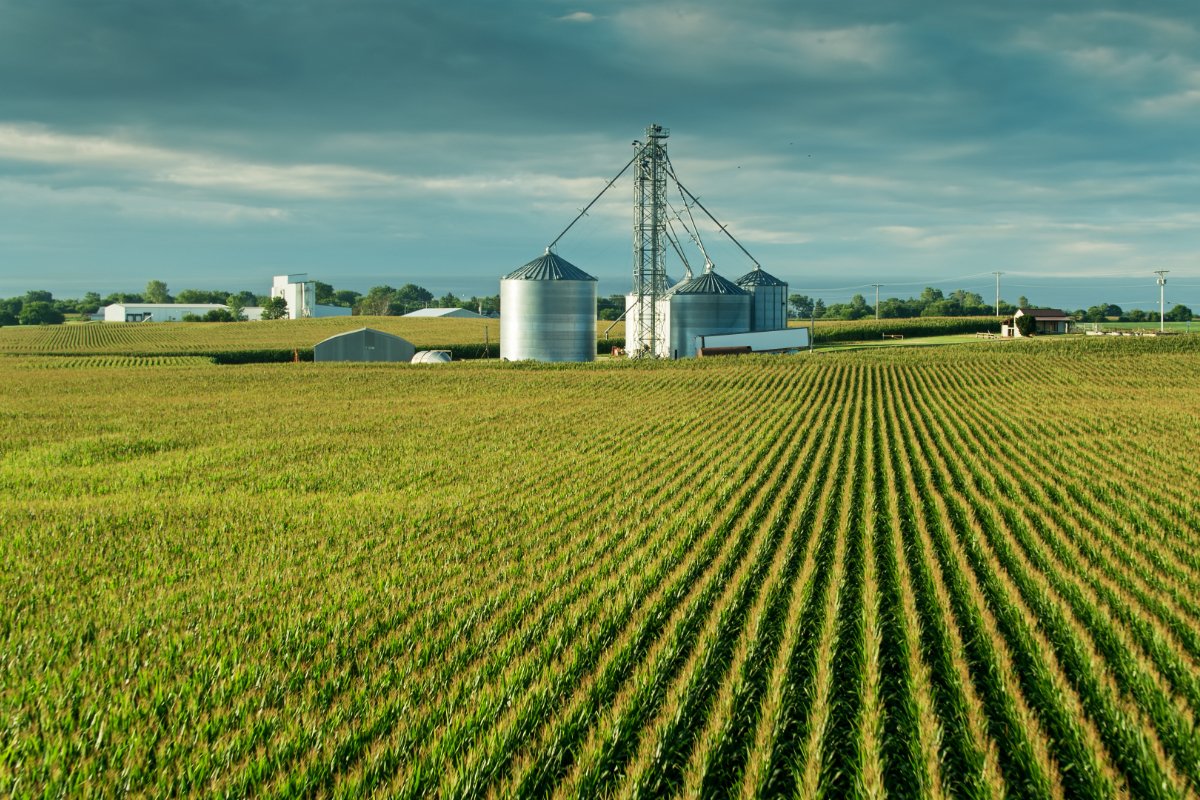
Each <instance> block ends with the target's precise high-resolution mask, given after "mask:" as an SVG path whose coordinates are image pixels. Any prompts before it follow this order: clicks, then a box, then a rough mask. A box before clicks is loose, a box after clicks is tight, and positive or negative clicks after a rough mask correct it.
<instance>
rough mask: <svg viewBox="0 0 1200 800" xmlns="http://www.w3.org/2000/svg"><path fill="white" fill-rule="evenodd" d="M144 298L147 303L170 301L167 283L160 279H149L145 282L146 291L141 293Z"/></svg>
mask: <svg viewBox="0 0 1200 800" xmlns="http://www.w3.org/2000/svg"><path fill="white" fill-rule="evenodd" d="M142 295H143V296H144V297H145V298H146V302H147V303H170V302H172V301H171V293H170V292H168V291H167V285H166V284H165V283H163V282H162V281H150V282H149V283H147V284H146V291H144V292H143V293H142Z"/></svg>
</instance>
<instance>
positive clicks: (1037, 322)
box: [1000, 308, 1074, 337]
mask: <svg viewBox="0 0 1200 800" xmlns="http://www.w3.org/2000/svg"><path fill="white" fill-rule="evenodd" d="M1021 317H1029V318H1030V319H1032V320H1033V329H1032V331H1031V334H1032V335H1035V336H1042V335H1045V334H1055V333H1070V332H1071V323H1072V322H1073V321H1074V320H1072V318H1071V317H1069V316H1067V313H1066V312H1065V311H1063V310H1062V309H1060V308H1018V309H1017V311H1016V313H1015V314H1013V315H1012V317H1010V318H1009V319H1006V320H1004V322H1003V324H1001V325H1000V335H1001V336H1007V337H1014V336H1016V337H1019V336H1021V335H1022V334H1021V331H1020V329H1019V326H1018V325H1017V320H1018V319H1020V318H1021Z"/></svg>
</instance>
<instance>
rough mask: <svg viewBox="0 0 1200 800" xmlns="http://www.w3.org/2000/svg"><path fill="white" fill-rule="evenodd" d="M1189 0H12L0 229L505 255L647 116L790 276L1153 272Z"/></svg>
mask: <svg viewBox="0 0 1200 800" xmlns="http://www.w3.org/2000/svg"><path fill="white" fill-rule="evenodd" d="M1197 17H1198V12H1197V11H1196V10H1194V9H1193V8H1192V5H1191V4H1190V3H1182V2H1159V3H1154V4H1150V5H1134V4H1132V3H1114V2H1110V3H1087V4H1081V3H1075V2H1066V1H1065V0H1064V1H1063V2H1032V1H1030V2H1006V3H983V2H933V1H932V0H929V1H928V2H922V3H895V2H890V1H889V2H883V0H867V1H866V2H854V3H837V4H835V3H806V4H796V3H794V2H783V1H782V0H780V1H779V2H762V1H760V2H748V3H739V4H736V5H735V4H729V3H718V2H715V1H714V2H687V3H684V2H678V3H661V2H654V3H643V2H632V0H630V1H629V2H625V1H623V0H607V1H606V2H594V3H573V2H562V1H560V0H546V1H545V2H515V3H481V2H475V3H446V2H427V1H425V0H417V1H415V2H411V1H407V0H406V2H401V3H397V2H362V1H360V0H343V1H341V2H332V1H331V0H330V1H325V2H316V1H314V0H307V1H306V0H298V1H297V2H286V3H285V2H277V1H276V0H258V2H246V1H244V0H240V1H239V2H233V1H232V0H212V1H205V2H201V1H199V0H193V1H192V2H181V3H162V2H149V1H148V0H109V1H108V2H83V0H73V1H69V0H46V1H45V2H30V1H29V0H19V1H18V0H0V75H2V76H3V77H4V79H5V84H4V85H5V91H4V94H3V99H2V105H0V181H2V182H3V184H4V186H3V188H4V194H3V196H0V206H3V208H4V210H5V212H6V213H7V214H8V215H9V216H8V217H7V219H8V223H7V230H5V229H4V228H3V227H0V255H4V254H6V253H7V254H9V255H12V256H14V257H15V258H16V261H17V262H22V263H47V262H49V261H54V263H55V265H56V268H60V267H61V270H62V271H63V273H64V274H65V273H67V272H69V271H70V270H71V269H80V267H79V266H77V265H78V261H79V259H80V258H81V256H80V254H81V253H90V254H91V255H90V258H91V259H92V260H93V264H92V265H93V266H94V263H95V262H102V263H103V264H105V265H106V266H105V269H116V268H117V266H116V265H122V264H126V265H127V264H134V265H136V264H138V263H141V264H142V266H140V267H137V266H133V267H128V266H126V267H121V268H122V269H125V270H127V271H130V270H132V271H131V272H129V274H131V275H132V274H136V277H135V278H134V279H133V283H134V288H136V285H138V284H139V283H144V280H145V274H144V273H137V272H136V270H137V269H142V270H149V269H158V268H159V267H158V266H156V265H160V264H163V263H183V262H184V261H186V262H187V266H186V269H187V270H188V271H189V274H194V273H195V270H196V269H197V266H196V265H197V264H200V263H203V262H204V259H205V257H206V255H205V254H206V253H207V254H208V257H209V258H210V259H211V260H212V262H214V263H215V262H220V263H226V262H230V261H232V262H238V263H240V264H241V265H242V267H239V269H242V268H243V267H244V269H245V270H246V271H247V272H254V271H255V270H256V269H257V270H258V271H260V272H261V271H262V270H264V269H266V270H268V271H269V269H270V268H272V265H271V264H269V263H267V262H273V264H274V265H280V264H284V265H291V264H294V263H297V262H302V263H304V264H313V263H315V262H318V261H319V262H320V263H317V264H316V266H317V267H320V266H321V264H326V265H330V264H336V267H332V266H331V267H329V268H330V269H335V270H339V271H340V272H338V273H337V274H333V275H332V278H333V279H334V281H335V282H336V280H337V278H338V274H345V275H350V274H354V275H359V276H361V275H369V274H373V272H374V274H378V275H379V279H378V282H383V281H385V280H391V281H392V282H395V280H396V277H395V276H394V275H393V274H391V273H390V272H388V270H393V271H395V270H399V271H405V270H409V269H411V268H414V267H415V266H420V267H421V268H424V265H427V264H429V263H431V262H445V261H446V260H451V261H452V262H453V263H455V264H456V265H461V267H457V266H456V270H457V271H460V272H462V273H463V274H466V273H471V272H474V273H478V274H484V275H494V274H498V273H499V272H502V271H505V270H506V268H508V267H511V266H514V265H515V264H516V263H521V262H523V261H524V260H527V258H528V257H531V256H532V255H536V254H537V253H536V251H537V250H538V249H540V247H541V246H542V244H544V243H545V242H546V241H548V240H549V239H550V238H552V236H553V235H554V233H556V232H557V230H558V229H560V228H561V226H562V225H565V224H566V222H567V221H569V220H570V218H571V217H572V216H573V215H574V213H575V212H576V210H577V209H578V208H580V207H581V206H582V205H583V204H584V203H586V202H587V200H589V199H590V198H591V196H592V195H593V194H594V193H595V192H596V191H598V189H599V187H600V186H602V185H603V182H604V181H605V180H607V179H608V178H609V177H611V175H612V174H613V172H614V171H615V170H616V169H617V168H618V167H619V166H620V164H622V163H623V162H624V160H625V159H627V158H628V157H629V155H630V149H629V141H630V140H631V139H633V138H636V137H639V136H640V135H641V132H642V130H643V128H644V126H645V125H646V124H647V123H650V122H662V123H664V124H667V125H668V126H670V127H671V129H672V132H673V133H672V139H671V152H672V159H673V160H674V161H675V163H676V166H677V167H678V168H679V169H680V173H681V177H683V178H684V179H685V181H686V182H687V183H688V184H689V188H692V189H694V190H697V191H700V192H701V193H702V194H704V196H705V198H706V200H707V201H708V202H711V203H712V207H713V208H714V210H715V211H717V212H718V213H719V214H720V215H721V216H722V217H724V218H725V220H726V221H729V222H732V223H734V227H735V229H736V230H739V231H742V233H743V238H745V239H746V240H747V242H748V243H749V244H751V245H752V246H753V249H754V250H755V252H756V253H757V254H760V255H761V256H762V257H763V258H764V259H767V258H769V259H771V261H772V262H773V263H774V264H777V265H779V269H781V270H783V271H785V272H786V271H788V270H791V271H794V272H795V273H796V275H797V279H800V278H803V277H804V275H805V274H807V273H820V272H836V273H837V274H839V275H841V274H846V273H855V274H860V275H862V276H863V278H864V279H868V278H873V277H879V275H878V271H879V269H880V268H879V265H880V264H887V265H888V269H889V270H890V271H889V273H888V275H887V277H888V278H891V279H897V278H895V276H894V275H893V273H895V272H903V273H907V274H909V275H915V276H916V279H921V278H922V277H923V276H927V275H928V276H932V275H937V274H943V275H954V274H960V273H963V272H964V271H966V272H969V271H973V270H975V269H979V270H989V269H994V268H998V267H1001V268H1009V269H1011V268H1013V267H1014V265H1038V268H1044V269H1054V270H1059V271H1064V272H1082V271H1086V270H1088V269H1108V270H1111V269H1142V268H1143V267H1145V266H1149V265H1150V264H1151V263H1153V262H1157V261H1160V260H1162V259H1164V258H1168V259H1169V258H1176V257H1181V254H1183V253H1185V252H1188V251H1189V248H1191V249H1194V248H1192V247H1191V245H1190V243H1189V241H1188V238H1187V237H1188V234H1187V231H1189V229H1190V228H1191V227H1194V222H1195V220H1194V212H1192V211H1191V204H1192V198H1194V196H1195V194H1196V192H1197V190H1200V174H1198V173H1200V168H1198V166H1197V160H1196V157H1195V155H1194V143H1195V141H1196V137H1197V134H1200V122H1198V120H1200V113H1198V112H1200V56H1198V55H1197V54H1198V53H1200V32H1198V30H1197ZM627 206H628V194H627V193H623V194H621V196H620V198H619V201H618V202H617V204H616V205H615V206H611V207H606V206H603V205H601V206H598V207H597V208H596V209H595V210H594V211H593V213H592V214H591V215H590V216H589V218H588V219H587V220H585V221H584V222H583V223H581V225H580V227H579V229H578V230H576V231H574V232H573V234H572V236H573V237H576V238H573V239H572V240H569V241H568V242H567V243H566V244H567V245H569V246H570V247H572V248H577V249H578V250H579V251H582V255H584V256H586V257H588V258H594V259H595V261H596V262H601V263H600V265H599V266H598V267H597V269H596V271H597V272H599V273H600V274H601V277H602V279H604V278H605V277H607V276H609V275H611V276H613V278H612V279H613V281H614V284H613V285H610V286H606V287H605V289H606V290H609V289H611V290H619V289H620V288H622V287H621V286H620V284H619V281H621V280H623V277H622V276H623V275H624V272H625V270H626V266H625V262H626V261H627V260H628V251H629V244H628V241H627V239H628V216H629V210H628V208H627ZM38 230H44V231H45V232H46V234H45V235H44V236H42V237H38V236H37V231H38ZM64 230H65V231H68V232H70V235H68V236H63V235H59V234H58V233H57V232H61V231H64ZM51 232H55V233H53V234H52V233H51ZM131 241H137V242H139V243H141V244H142V246H141V247H140V248H139V247H133V246H131V245H130V244H129V242H131ZM172 242H179V243H186V248H187V254H186V257H185V256H184V255H183V254H181V253H180V252H179V250H180V248H173V247H172V246H171V243H172ZM147 243H149V244H147ZM609 254H611V255H609ZM10 260H11V259H10ZM14 263H15V262H14ZM609 264H611V265H612V266H611V268H610V267H608V266H607V265H609ZM72 265H76V266H72ZM1030 268H1033V267H1030ZM181 269H182V268H181ZM155 277H158V276H157V275H155ZM190 282H191V283H196V282H197V281H195V280H192V281H190ZM359 288H365V287H359ZM488 288H489V286H479V287H478V290H479V291H483V290H487V289H488ZM491 288H494V287H491ZM4 291H9V289H3V290H0V294H2V293H3V292H4Z"/></svg>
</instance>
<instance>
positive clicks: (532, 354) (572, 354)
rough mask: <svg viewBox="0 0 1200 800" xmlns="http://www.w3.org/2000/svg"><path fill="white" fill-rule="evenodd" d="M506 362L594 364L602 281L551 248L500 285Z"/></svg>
mask: <svg viewBox="0 0 1200 800" xmlns="http://www.w3.org/2000/svg"><path fill="white" fill-rule="evenodd" d="M500 358H502V359H505V360H507V361H524V360H532V361H594V360H595V359H596V279H595V278H593V277H592V276H591V275H588V274H587V273H586V272H584V271H583V270H581V269H580V268H579V267H577V266H575V265H574V264H572V263H571V262H569V261H567V260H566V259H565V258H562V257H560V256H559V255H557V254H556V253H552V252H550V250H549V249H547V250H546V253H545V254H544V255H543V256H541V257H540V258H535V259H534V260H533V261H530V262H529V263H528V264H526V265H525V266H523V267H521V268H520V269H518V270H516V271H515V272H511V273H509V274H508V275H505V276H504V278H502V279H501V280H500Z"/></svg>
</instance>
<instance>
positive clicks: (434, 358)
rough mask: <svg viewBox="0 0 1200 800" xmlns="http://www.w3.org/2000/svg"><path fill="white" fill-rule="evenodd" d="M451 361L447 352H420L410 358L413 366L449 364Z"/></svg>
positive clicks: (451, 357) (450, 356)
mask: <svg viewBox="0 0 1200 800" xmlns="http://www.w3.org/2000/svg"><path fill="white" fill-rule="evenodd" d="M453 360H454V357H453V355H452V354H451V352H450V351H449V350H422V351H420V352H418V353H417V354H416V355H414V356H413V357H412V363H414V364H449V363H450V362H451V361H453Z"/></svg>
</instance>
